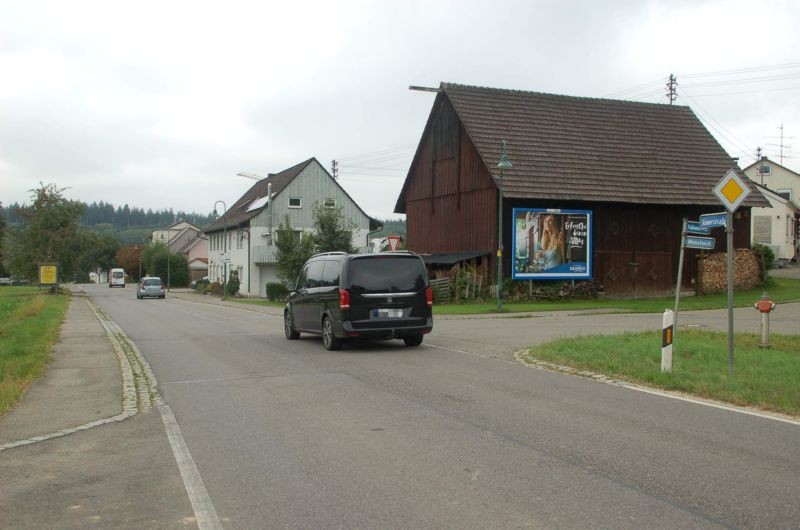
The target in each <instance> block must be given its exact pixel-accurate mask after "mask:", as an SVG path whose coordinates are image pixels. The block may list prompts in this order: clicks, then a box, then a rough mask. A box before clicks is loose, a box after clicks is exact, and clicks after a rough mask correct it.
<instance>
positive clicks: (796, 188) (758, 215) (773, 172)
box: [744, 158, 800, 260]
mask: <svg viewBox="0 0 800 530" xmlns="http://www.w3.org/2000/svg"><path fill="white" fill-rule="evenodd" d="M744 173H745V174H746V175H747V176H748V177H749V178H750V180H752V181H753V182H755V183H756V184H758V185H759V189H760V190H761V191H762V194H763V195H764V196H765V197H766V198H767V199H768V200H769V202H770V204H771V206H772V207H771V208H754V209H753V212H752V216H753V217H752V223H753V224H752V231H751V234H752V241H753V243H758V244H762V245H768V246H770V247H771V248H772V250H773V252H774V253H775V258H776V259H778V260H790V259H794V260H797V259H798V257H800V234H799V233H798V232H800V230H798V226H799V225H800V173H796V172H794V171H792V170H791V169H789V168H786V167H784V166H782V165H780V164H778V163H777V162H774V161H772V160H770V159H768V158H764V159H763V160H760V161H758V162H756V163H754V164H751V165H750V166H748V167H746V168H745V169H744Z"/></svg>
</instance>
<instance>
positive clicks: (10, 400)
mask: <svg viewBox="0 0 800 530" xmlns="http://www.w3.org/2000/svg"><path fill="white" fill-rule="evenodd" d="M68 305H69V295H68V294H62V295H58V296H55V295H48V294H39V292H38V290H37V289H36V288H35V287H0V414H3V413H4V412H6V411H7V410H8V409H9V408H10V407H11V405H13V404H14V403H15V402H16V401H17V400H18V399H19V397H20V396H21V395H22V393H23V392H24V391H25V389H26V388H28V386H30V385H31V384H32V383H33V382H34V381H36V379H38V378H39V377H41V375H42V374H43V373H44V371H45V368H46V367H47V363H48V362H49V360H50V352H51V350H52V347H53V344H54V343H55V341H56V339H57V337H58V330H59V327H60V326H61V322H62V321H63V319H64V314H65V313H66V311H67V306H68Z"/></svg>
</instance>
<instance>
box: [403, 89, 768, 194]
mask: <svg viewBox="0 0 800 530" xmlns="http://www.w3.org/2000/svg"><path fill="white" fill-rule="evenodd" d="M437 97H438V98H442V97H446V98H447V99H449V101H450V102H451V104H452V106H453V108H454V109H455V111H456V113H457V114H458V116H459V118H460V120H461V122H462V124H463V126H464V128H465V129H466V132H467V134H468V135H469V137H470V139H471V140H472V142H473V143H474V144H475V147H476V148H477V149H478V152H479V153H480V156H481V157H482V159H483V161H484V163H485V164H486V167H487V168H489V171H490V173H491V174H492V175H493V177H494V179H495V181H498V180H499V170H497V169H496V166H497V163H498V162H499V160H500V142H501V140H506V141H507V153H508V157H509V159H510V161H511V163H512V164H513V166H514V167H513V168H511V169H507V170H504V171H503V188H504V190H503V191H504V194H505V196H507V197H510V198H537V199H553V200H564V201H567V200H581V201H599V202H625V203H641V204H692V205H709V206H711V205H714V206H719V202H718V201H717V199H716V197H715V196H714V195H713V193H712V189H713V187H714V185H715V184H716V183H717V182H718V181H719V179H721V178H722V176H723V175H724V174H725V173H726V172H727V171H728V169H730V168H734V169H737V170H738V168H737V166H736V163H735V161H734V160H733V159H731V157H730V156H729V155H728V154H727V153H726V152H725V150H724V149H723V148H722V147H721V146H720V145H719V143H717V141H716V140H715V139H714V137H713V136H712V135H711V134H710V133H709V132H708V130H706V128H705V127H704V126H703V125H702V123H701V122H700V120H698V119H697V117H696V116H695V114H694V113H693V112H692V111H691V109H689V107H685V106H676V105H663V104H653V103H639V102H631V101H618V100H610V99H593V98H582V97H574V96H562V95H554V94H544V93H539V92H525V91H518V90H507V89H497V88H485V87H476V86H466V85H458V84H453V83H442V85H441V87H440V89H439V94H438V96H437ZM434 108H436V105H434ZM411 171H413V164H412V168H411V170H410V171H409V175H410V174H411ZM740 175H741V176H743V177H744V174H743V173H741V172H740ZM745 178H746V177H745ZM404 191H405V189H404ZM762 203H766V201H765V199H764V198H763V197H761V195H760V194H758V193H753V194H751V196H750V198H748V202H746V204H747V205H749V206H762V205H764V204H762ZM401 204H404V197H403V196H402V194H401V198H400V200H399V201H398V206H400V205H401Z"/></svg>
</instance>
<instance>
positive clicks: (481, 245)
mask: <svg viewBox="0 0 800 530" xmlns="http://www.w3.org/2000/svg"><path fill="white" fill-rule="evenodd" d="M405 200H406V219H407V226H406V230H407V236H406V237H407V242H408V248H409V249H411V250H413V251H415V252H419V253H436V252H462V251H485V252H487V253H488V252H492V249H493V248H495V247H496V245H497V233H496V232H497V223H496V218H497V187H496V186H495V185H494V182H493V181H492V179H491V177H490V175H489V173H488V171H487V170H486V166H485V165H484V163H483V160H482V159H481V157H480V156H479V155H478V151H477V150H476V149H475V146H474V145H473V144H472V142H470V140H469V137H468V136H467V134H466V132H465V131H464V129H463V127H462V126H461V123H460V121H459V119H458V117H457V116H456V114H455V112H454V111H453V108H452V106H451V105H450V103H449V102H448V101H447V100H443V101H442V102H441V104H440V105H439V107H438V109H437V112H436V115H435V116H434V118H433V121H432V122H431V127H430V130H429V133H428V134H427V135H426V137H425V139H424V141H423V144H422V146H421V149H420V153H419V156H418V158H417V161H416V164H415V166H414V167H413V169H412V173H411V175H410V179H409V182H408V187H407V189H406V198H405Z"/></svg>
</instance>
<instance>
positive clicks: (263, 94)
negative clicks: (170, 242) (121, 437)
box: [0, 0, 800, 218]
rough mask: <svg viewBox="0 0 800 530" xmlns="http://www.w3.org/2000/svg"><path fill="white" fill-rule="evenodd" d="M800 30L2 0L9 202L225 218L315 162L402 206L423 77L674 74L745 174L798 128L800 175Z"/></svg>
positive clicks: (594, 5)
mask: <svg viewBox="0 0 800 530" xmlns="http://www.w3.org/2000/svg"><path fill="white" fill-rule="evenodd" d="M798 28H800V2H797V1H796V0H787V1H774V2H770V1H756V0H744V1H722V0H720V1H702V0H691V1H624V0H620V1H608V0H602V1H597V0H586V1H575V2H569V1H566V0H553V1H538V0H537V1H533V0H529V1H520V2H516V1H514V2H511V1H502V0H500V1H441V0H436V1H429V2H412V1H399V0H398V1H373V2H357V1H347V0H341V1H337V2H331V1H323V2H274V3H273V2H266V1H262V2H238V1H230V0H228V1H226V2H219V1H217V2H198V1H193V2H172V1H166V2H165V1H158V2H149V1H139V2H108V1H101V2H82V1H79V0H76V1H72V2H64V1H53V2H44V1H42V2H40V1H36V0H23V1H2V0H0V202H2V203H3V204H4V205H8V204H10V203H14V202H20V203H23V202H28V203H29V202H30V193H29V191H28V190H30V189H32V188H34V187H38V185H39V183H40V182H43V183H45V184H48V183H55V184H56V185H57V186H59V187H68V188H69V189H68V190H67V191H66V192H65V195H66V196H67V197H68V198H70V199H76V200H81V201H85V202H89V203H91V202H93V201H97V202H99V201H105V202H110V203H112V204H114V205H115V206H121V205H124V204H126V203H127V204H128V205H129V206H131V207H133V206H137V207H140V208H145V209H147V208H152V209H154V210H156V209H169V208H173V209H174V210H175V211H179V210H183V211H187V212H198V213H209V212H210V211H211V210H212V209H213V208H214V203H215V201H217V200H223V201H225V203H226V204H227V205H228V206H230V205H232V204H233V202H235V201H236V199H238V198H239V196H241V195H242V194H243V193H244V192H245V191H246V190H247V189H248V188H249V187H250V186H251V185H252V184H253V181H250V180H247V179H245V178H242V177H237V176H236V174H237V173H239V172H243V171H244V172H250V173H255V174H258V175H262V176H266V175H267V174H268V173H276V172H278V171H281V170H283V169H286V168H288V167H291V166H293V165H295V164H296V163H299V162H301V161H304V160H306V159H308V158H311V157H316V158H317V159H318V160H319V161H320V162H321V163H322V165H324V166H325V167H327V168H330V165H331V160H332V159H337V160H338V161H339V163H340V165H339V175H340V178H339V182H340V184H341V185H342V186H343V187H344V188H345V190H346V191H347V192H348V193H350V195H351V196H352V197H353V198H354V199H355V200H356V202H358V203H359V205H360V206H361V207H362V208H363V209H364V210H365V211H366V212H367V213H368V214H369V215H371V216H373V217H377V218H387V217H398V216H397V215H395V214H393V213H392V212H393V210H394V204H395V202H396V200H397V196H398V193H399V192H400V189H401V187H402V184H403V180H404V178H405V175H406V173H407V171H408V167H409V164H410V162H411V158H412V156H413V153H414V150H415V148H416V145H417V143H418V142H419V139H420V136H421V134H422V129H423V127H424V125H425V121H426V119H427V117H428V113H429V111H430V108H431V105H432V103H433V100H434V97H435V94H432V93H425V92H414V91H409V90H408V86H409V85H423V86H430V87H437V86H438V85H439V83H440V82H442V81H446V82H454V83H463V84H471V85H481V86H491V87H499V88H512V89H520V90H531V91H537V92H549V93H557V94H567V95H575V96H587V97H614V98H619V99H633V100H637V101H649V102H662V103H666V102H667V99H666V96H665V95H664V93H665V90H664V84H665V82H666V80H667V77H668V76H669V75H670V74H675V75H676V76H677V80H678V95H679V98H678V101H677V102H676V103H677V104H682V105H689V106H690V107H691V108H692V109H693V110H694V111H695V113H696V114H697V115H698V116H699V117H700V118H701V120H703V122H704V123H705V124H706V126H707V127H708V128H709V130H711V132H712V133H713V134H714V135H715V137H716V138H717V139H718V141H719V142H720V143H721V144H722V145H723V147H725V148H726V149H727V151H728V152H729V153H730V154H731V155H732V156H738V157H740V158H741V162H740V165H742V167H744V166H746V165H749V164H750V163H752V162H753V161H754V157H755V149H756V147H757V146H759V145H760V146H762V147H765V148H766V154H767V155H768V156H770V158H772V159H774V160H776V161H777V160H778V155H779V147H777V144H780V139H779V138H776V137H779V136H780V130H779V129H778V127H779V126H780V125H781V124H783V125H784V127H785V132H784V134H785V135H786V137H787V139H786V140H785V144H787V145H792V144H794V145H796V146H798V147H794V148H793V149H785V150H784V154H785V155H789V156H790V157H787V158H784V165H785V166H787V167H789V168H791V169H794V170H795V171H800V159H799V158H798V154H797V153H800V144H798V139H800V52H798V50H800V30H799V29H798ZM729 71H732V72H729ZM719 72H726V73H719ZM699 74H713V75H704V76H701V75H699ZM634 88H635V90H632V89H634ZM792 137H793V138H792ZM773 144H775V145H773ZM329 170H330V169H329Z"/></svg>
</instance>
